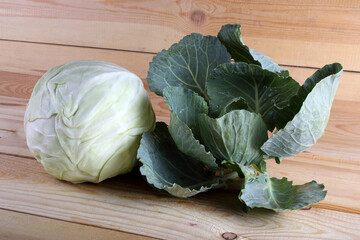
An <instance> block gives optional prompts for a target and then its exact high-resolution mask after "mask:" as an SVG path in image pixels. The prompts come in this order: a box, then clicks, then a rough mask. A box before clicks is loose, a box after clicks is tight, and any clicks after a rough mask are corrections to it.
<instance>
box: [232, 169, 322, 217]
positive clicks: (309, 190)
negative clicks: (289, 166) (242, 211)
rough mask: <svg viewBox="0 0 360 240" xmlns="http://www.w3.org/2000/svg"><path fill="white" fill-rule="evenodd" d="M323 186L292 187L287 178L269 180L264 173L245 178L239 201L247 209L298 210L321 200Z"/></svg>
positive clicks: (316, 184)
mask: <svg viewBox="0 0 360 240" xmlns="http://www.w3.org/2000/svg"><path fill="white" fill-rule="evenodd" d="M323 189H324V185H322V184H318V183H316V182H315V181H312V182H309V183H306V184H304V185H292V181H288V180H287V178H282V179H278V178H269V176H268V175H267V174H266V173H264V174H260V175H255V174H252V175H250V176H247V177H246V180H245V187H244V189H242V190H241V193H240V196H239V198H240V200H241V201H243V202H244V203H245V204H246V205H247V206H248V207H251V208H254V207H258V208H260V207H261V208H268V209H272V210H275V211H281V210H286V209H290V210H295V209H300V208H303V207H306V206H309V205H310V204H315V203H317V202H319V201H321V200H323V199H324V198H325V196H326V191H323Z"/></svg>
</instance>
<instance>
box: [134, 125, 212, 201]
mask: <svg viewBox="0 0 360 240" xmlns="http://www.w3.org/2000/svg"><path fill="white" fill-rule="evenodd" d="M138 158H139V159H140V162H141V163H142V164H143V165H142V166H141V167H140V171H141V174H142V175H144V176H145V177H146V179H147V181H148V182H149V183H150V184H152V185H154V187H156V188H158V189H162V190H165V191H167V192H168V193H170V194H171V195H173V196H176V197H191V196H193V195H195V194H198V193H200V192H205V191H207V190H209V189H210V188H212V187H214V186H216V185H218V184H219V180H218V179H217V178H216V177H215V172H214V171H209V170H208V169H207V168H206V167H205V166H204V164H203V163H202V162H201V161H199V160H197V159H194V158H191V157H189V156H186V155H185V154H183V153H182V152H180V151H179V150H178V149H177V147H176V145H175V143H174V141H173V140H172V138H171V136H170V134H169V132H168V129H167V126H166V124H165V123H159V122H158V123H156V128H155V130H154V131H153V132H148V133H144V134H143V137H142V139H141V143H140V147H139V150H138Z"/></svg>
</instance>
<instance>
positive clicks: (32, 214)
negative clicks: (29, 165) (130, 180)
mask: <svg viewBox="0 0 360 240" xmlns="http://www.w3.org/2000/svg"><path fill="white" fill-rule="evenodd" d="M0 209H1V210H4V211H8V212H16V213H21V214H27V215H30V216H35V217H41V218H47V219H52V220H56V221H62V222H67V223H72V224H78V225H83V226H88V227H94V228H99V229H105V230H110V231H116V232H122V233H127V234H133V235H136V236H140V237H147V238H153V239H156V240H163V239H161V238H156V237H153V236H147V235H143V234H138V233H132V232H126V231H121V230H118V229H113V228H108V227H101V226H97V225H93V224H87V223H80V222H72V221H69V220H64V219H59V218H54V217H49V216H43V215H39V214H35V213H28V212H21V211H18V210H14V209H7V208H3V207H0Z"/></svg>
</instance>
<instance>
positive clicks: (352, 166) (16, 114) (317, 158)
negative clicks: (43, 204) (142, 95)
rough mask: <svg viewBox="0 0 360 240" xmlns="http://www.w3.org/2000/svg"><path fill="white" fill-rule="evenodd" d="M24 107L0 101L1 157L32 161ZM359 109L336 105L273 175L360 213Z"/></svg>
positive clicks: (17, 101)
mask: <svg viewBox="0 0 360 240" xmlns="http://www.w3.org/2000/svg"><path fill="white" fill-rule="evenodd" d="M9 103H12V105H9ZM25 106H26V100H25V99H21V98H11V97H0V153H4V154H9V155H14V156H22V157H27V158H31V157H32V154H31V153H30V151H29V150H28V148H27V146H26V140H25V135H24V131H23V114H24V111H25ZM356 106H357V104H356V103H353V102H345V101H335V103H334V105H333V110H332V113H333V114H332V115H331V117H330V121H329V123H328V126H327V128H326V130H325V134H324V136H323V137H322V138H321V139H320V140H319V141H318V142H317V144H316V145H315V146H313V147H312V148H309V149H307V150H306V151H305V152H303V153H301V154H299V155H298V156H297V157H293V158H288V159H285V160H284V161H283V163H282V164H281V165H276V164H270V166H269V171H270V173H271V174H272V175H273V176H277V177H288V178H289V179H292V180H294V181H295V183H297V184H302V183H305V182H309V181H311V180H317V181H318V182H320V183H324V184H325V185H326V188H327V189H328V191H329V192H328V196H327V197H326V199H325V200H324V201H323V202H321V203H320V205H319V206H320V207H323V208H326V209H336V210H339V209H341V210H345V211H347V212H356V213H360V206H359V204H358V201H359V196H360V189H359V188H358V187H357V186H358V185H359V184H360V164H359V156H360V123H359V121H358V120H357V119H360V111H359V108H357V107H356ZM153 107H154V110H155V112H156V114H157V116H158V118H160V119H163V120H164V121H166V122H168V121H169V114H168V110H165V109H163V104H162V102H161V104H153ZM162 112H164V113H165V114H164V115H162ZM354 119H356V120H354ZM4 129H6V130H4ZM271 162H272V161H270V163H271ZM238 190H239V189H237V191H238Z"/></svg>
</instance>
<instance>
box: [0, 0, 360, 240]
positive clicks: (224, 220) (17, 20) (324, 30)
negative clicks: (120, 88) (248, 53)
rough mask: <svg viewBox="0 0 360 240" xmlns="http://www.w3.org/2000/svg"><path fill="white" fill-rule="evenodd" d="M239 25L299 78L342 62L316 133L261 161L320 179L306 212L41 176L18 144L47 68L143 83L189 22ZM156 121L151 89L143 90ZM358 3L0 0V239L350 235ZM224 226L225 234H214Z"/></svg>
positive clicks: (163, 112)
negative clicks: (106, 65)
mask: <svg viewBox="0 0 360 240" xmlns="http://www.w3.org/2000/svg"><path fill="white" fill-rule="evenodd" d="M226 23H239V24H241V25H242V29H243V34H244V37H243V39H244V41H245V43H246V44H247V45H248V46H249V47H251V48H253V49H256V50H259V51H261V52H263V53H265V54H266V55H268V56H270V57H271V58H272V59H273V60H274V61H275V62H277V63H279V64H281V66H282V67H283V68H286V69H288V70H289V71H290V73H291V74H292V75H293V77H294V78H295V79H296V80H297V81H299V82H300V83H302V82H303V81H304V80H305V79H306V78H307V77H308V76H310V75H311V74H312V73H313V72H314V71H315V70H316V69H317V68H319V67H322V66H323V65H325V64H327V63H332V62H340V63H342V64H343V66H344V74H343V76H342V78H341V82H340V85H339V89H338V92H337V94H336V97H335V101H334V104H333V109H332V113H331V118H330V121H329V124H328V126H327V129H326V132H325V135H324V136H323V137H322V138H321V139H320V140H319V141H318V143H317V144H316V145H315V146H314V147H312V148H310V149H308V150H307V151H305V152H303V153H301V154H299V155H298V156H296V157H292V158H288V159H285V160H284V161H283V163H282V164H281V165H277V166H275V164H274V163H270V164H269V165H270V167H269V168H270V174H272V175H273V176H278V177H281V176H286V177H288V178H289V179H293V180H294V182H295V183H298V184H302V183H304V182H308V181H311V180H313V179H315V180H317V181H318V182H320V183H324V184H325V186H326V189H327V190H328V195H327V197H326V199H325V200H324V201H322V202H321V203H319V204H316V205H314V206H312V208H310V209H308V210H298V211H292V212H283V213H279V214H275V213H273V212H271V211H265V210H253V211H251V212H250V213H248V214H245V213H243V212H242V211H241V205H240V204H239V201H238V200H237V194H238V193H237V192H238V190H239V189H237V187H233V188H230V189H229V190H228V191H227V192H216V191H210V192H208V193H204V194H200V195H198V196H196V197H192V198H189V199H177V198H173V197H168V196H165V195H161V194H159V193H157V192H156V191H154V190H153V189H152V188H151V187H149V186H148V185H147V184H146V183H145V182H144V181H143V180H142V179H141V178H140V177H139V176H138V175H137V174H129V175H125V176H119V177H116V178H113V179H110V180H107V181H104V182H103V183H101V184H97V185H95V184H78V185H74V184H70V183H66V182H61V181H58V180H56V179H54V178H52V177H51V176H49V175H47V174H46V173H45V172H44V170H43V168H42V166H41V164H40V163H38V162H36V161H35V159H34V158H33V157H32V155H31V154H30V152H29V150H28V149H27V146H26V143H25V137H24V131H23V115H24V110H25V106H26V104H27V101H28V99H29V97H30V95H31V92H32V88H33V87H34V85H35V83H36V82H37V80H38V79H39V78H40V77H41V76H42V74H44V73H45V72H46V71H47V70H49V69H50V68H51V67H54V66H57V65H60V64H63V63H65V62H67V61H70V60H79V59H97V60H105V61H109V62H113V63H116V64H118V65H121V66H123V67H125V68H127V69H129V70H130V71H132V72H134V73H136V74H137V75H138V76H140V77H141V79H143V80H144V81H145V78H146V75H147V70H148V65H149V62H150V61H151V59H152V57H153V56H154V55H155V53H157V52H158V51H160V50H161V49H163V48H168V47H169V46H170V45H171V44H172V43H174V42H177V41H178V40H180V39H181V38H182V37H183V36H184V35H186V34H189V33H191V32H199V33H202V34H204V35H216V34H217V32H218V30H219V29H220V27H221V25H223V24H226ZM149 95H150V97H151V101H152V103H153V107H154V109H155V111H156V114H157V119H158V121H169V111H168V109H167V107H166V105H165V104H164V103H163V101H162V99H161V98H159V97H156V96H155V95H154V94H152V93H149ZM359 96H360V1H358V0H318V1H313V0H303V1H286V0H279V1H267V0H262V1H261V0H251V1H250V0H244V1H235V0H226V1H224V0H222V1H220V0H218V1H200V0H199V1H198V0H178V1H168V0H166V1H165V0H154V1H131V0H127V1H120V0H119V1H116V0H87V1H85V0H83V1H80V0H76V1H75V0H43V1H42V0H29V1H25V0H1V1H0V239H223V237H222V235H223V234H224V233H226V232H232V233H234V234H236V235H237V237H238V238H237V239H280V238H281V239H304V238H307V239H360V215H359V214H360V204H359V201H360V187H359V186H360V106H359V103H360V97H359ZM224 236H225V235H224Z"/></svg>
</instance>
